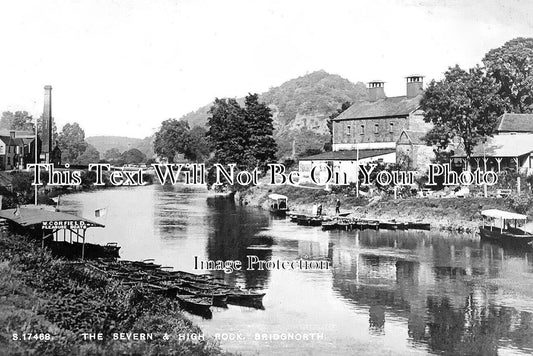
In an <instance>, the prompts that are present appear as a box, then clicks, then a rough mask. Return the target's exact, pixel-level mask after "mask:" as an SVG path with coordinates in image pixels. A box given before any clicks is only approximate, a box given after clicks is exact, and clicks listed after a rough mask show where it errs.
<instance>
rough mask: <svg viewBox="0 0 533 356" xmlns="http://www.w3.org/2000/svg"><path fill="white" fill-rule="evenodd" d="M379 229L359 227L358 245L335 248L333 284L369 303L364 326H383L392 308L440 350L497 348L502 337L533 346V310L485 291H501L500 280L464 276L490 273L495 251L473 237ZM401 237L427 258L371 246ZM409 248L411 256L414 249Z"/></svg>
mask: <svg viewBox="0 0 533 356" xmlns="http://www.w3.org/2000/svg"><path fill="white" fill-rule="evenodd" d="M380 235H381V234H379V235H378V234H377V233H374V232H371V233H366V232H365V233H359V234H358V235H357V237H356V245H357V246H358V247H360V248H359V249H337V250H334V252H333V266H334V268H333V288H334V289H335V290H337V291H338V292H339V293H340V294H341V295H342V296H343V297H344V298H346V299H347V300H351V301H353V303H354V304H356V305H358V306H363V307H368V308H369V333H371V334H383V333H384V330H385V328H384V326H385V322H386V318H387V315H390V314H392V315H394V317H395V318H403V319H405V320H406V321H407V329H408V335H409V337H410V339H411V342H413V343H422V344H426V345H428V346H429V347H430V349H431V350H432V351H435V352H438V353H445V354H451V355H455V354H458V355H471V354H478V355H496V354H498V349H499V347H500V345H502V344H506V343H507V344H509V345H510V346H511V347H514V348H519V349H526V350H531V349H533V314H532V313H529V312H523V311H522V312H521V311H517V310H516V309H514V308H509V307H502V306H496V305H494V304H493V301H492V300H491V299H489V298H491V296H492V295H494V294H495V293H499V291H498V287H496V286H492V287H490V288H489V287H487V286H486V285H485V284H480V283H477V282H475V281H474V282H472V280H471V278H468V282H467V280H465V278H467V277H468V276H469V275H473V276H478V277H476V278H479V277H486V278H490V277H491V276H492V275H494V274H495V273H496V270H495V269H494V268H492V264H491V262H492V258H494V257H491V256H495V257H497V258H499V256H500V254H498V253H493V254H491V253H488V252H490V251H485V250H484V249H483V248H482V249H480V248H479V247H477V248H476V246H475V242H467V241H465V242H457V241H455V242H451V241H446V240H445V239H438V240H433V241H431V240H430V241H427V240H424V239H425V238H424V239H422V238H419V237H415V236H410V235H409V234H403V233H390V234H389V233H384V234H383V235H382V238H381V239H380V238H379V237H380ZM415 239H416V240H415ZM400 245H401V246H402V247H401V248H403V251H405V250H410V251H411V252H416V255H417V256H418V257H419V258H420V256H423V257H424V259H422V260H421V261H418V260H414V261H413V260H407V259H405V257H402V256H406V254H405V253H398V254H397V255H389V254H388V253H387V254H385V255H383V254H381V253H382V251H380V250H378V249H377V248H375V247H376V246H380V247H382V248H384V249H385V250H386V251H389V249H387V247H393V246H400ZM369 251H371V252H369ZM502 253H503V252H502ZM505 253H507V252H505ZM407 256H410V258H413V257H412V256H413V254H412V253H409V254H407ZM501 256H503V254H502V255H501ZM522 256H523V255H522ZM452 261H455V262H452ZM496 262H498V261H496ZM492 263H493V262H492ZM500 263H501V262H498V264H500ZM524 263H529V262H524ZM489 267H490V268H489ZM488 288H489V289H488ZM385 311H386V312H385ZM502 340H505V341H502Z"/></svg>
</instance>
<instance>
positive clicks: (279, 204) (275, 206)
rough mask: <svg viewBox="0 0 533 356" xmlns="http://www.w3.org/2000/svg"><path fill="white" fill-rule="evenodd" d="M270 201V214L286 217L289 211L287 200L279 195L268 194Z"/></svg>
mask: <svg viewBox="0 0 533 356" xmlns="http://www.w3.org/2000/svg"><path fill="white" fill-rule="evenodd" d="M268 199H269V200H270V212H271V213H272V214H274V215H276V216H286V215H287V212H288V211H289V207H288V206H287V200H288V198H287V197H286V196H285V195H281V194H270V195H269V196H268Z"/></svg>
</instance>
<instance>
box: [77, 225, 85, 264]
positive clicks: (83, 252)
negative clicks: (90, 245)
mask: <svg viewBox="0 0 533 356" xmlns="http://www.w3.org/2000/svg"><path fill="white" fill-rule="evenodd" d="M78 233H79V230H78ZM82 239H83V245H82V246H81V260H82V261H83V259H84V258H85V229H83V236H82Z"/></svg>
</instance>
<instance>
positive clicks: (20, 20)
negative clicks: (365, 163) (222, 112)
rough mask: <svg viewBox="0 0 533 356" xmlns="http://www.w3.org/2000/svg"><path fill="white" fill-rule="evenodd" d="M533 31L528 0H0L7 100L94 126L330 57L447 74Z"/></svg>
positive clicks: (144, 129)
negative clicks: (48, 106) (48, 105)
mask: <svg viewBox="0 0 533 356" xmlns="http://www.w3.org/2000/svg"><path fill="white" fill-rule="evenodd" d="M531 36H533V1H531V0H523V1H520V0H506V1H501V0H476V1H473V0H430V1H415V0H402V1H400V0H396V1H395V0H389V1H384V0H369V1H361V0H327V1H313V0H305V1H300V0H280V1H278V0H228V1H225V0H182V1H180V0H157V1H154V0H146V1H145V0H46V1H43V0H17V1H2V2H1V3H0V48H2V51H1V54H0V83H1V85H0V111H6V110H10V111H17V110H26V111H28V112H30V113H31V114H32V115H34V116H40V114H41V113H42V110H43V97H44V89H43V87H44V86H45V85H51V86H52V87H53V90H52V97H53V99H52V100H53V102H52V109H53V116H54V119H55V121H56V124H57V126H58V127H59V128H61V127H62V126H63V125H64V124H66V123H68V122H78V123H79V124H80V125H81V126H82V127H83V128H84V130H85V133H86V136H95V135H118V136H129V137H139V138H143V137H146V136H149V135H151V134H152V133H153V132H155V131H156V130H157V129H158V127H159V125H160V124H161V122H162V121H163V120H166V119H168V118H180V117H181V116H182V115H184V114H186V113H188V112H191V111H194V110H196V109H198V108H199V107H200V106H203V105H206V104H208V103H209V102H211V101H212V100H213V99H214V98H215V97H219V98H221V97H242V96H245V95H246V94H247V93H249V92H252V93H254V92H257V93H261V92H264V91H267V90H268V89H269V88H271V87H275V86H278V85H280V84H282V83H283V82H285V81H287V80H290V79H293V78H296V77H299V76H302V75H305V74H306V73H309V72H313V71H316V70H320V69H323V70H325V71H327V72H329V73H333V74H339V75H341V76H342V77H344V78H347V79H349V80H351V81H353V82H357V81H362V82H368V81H371V80H375V79H379V80H384V81H385V82H386V84H385V91H386V93H387V95H389V96H395V95H403V94H404V91H405V79H404V77H405V76H407V75H409V74H414V73H416V74H422V75H424V76H425V81H426V83H427V82H428V81H429V80H431V79H437V80H438V79H441V78H442V76H443V73H444V71H446V69H447V68H448V67H449V66H452V65H455V64H459V65H460V66H461V67H464V68H468V67H472V66H474V65H476V64H481V59H482V58H483V56H484V54H485V53H486V52H487V51H489V50H490V49H492V48H495V47H499V46H501V45H503V44H504V43H505V42H506V41H509V40H511V39H513V38H516V37H531Z"/></svg>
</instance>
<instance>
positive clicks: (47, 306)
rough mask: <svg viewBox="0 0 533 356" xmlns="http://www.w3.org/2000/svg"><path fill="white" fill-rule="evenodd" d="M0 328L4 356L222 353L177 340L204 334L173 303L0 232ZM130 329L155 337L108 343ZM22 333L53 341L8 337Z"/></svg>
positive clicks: (210, 344)
mask: <svg viewBox="0 0 533 356" xmlns="http://www.w3.org/2000/svg"><path fill="white" fill-rule="evenodd" d="M0 327H1V330H2V332H1V333H0V350H2V354H3V355H26V354H35V355H117V354H120V355H161V354H165V355H220V354H222V351H221V350H220V348H219V347H218V345H217V344H216V343H215V342H214V341H213V340H211V339H207V338H206V339H205V340H195V341H192V340H180V339H179V337H178V335H180V334H186V333H196V334H201V333H202V332H201V330H200V329H199V328H198V327H196V326H194V325H193V324H192V322H191V321H190V320H189V319H187V318H186V317H185V316H184V314H182V312H181V311H180V309H179V307H178V305H177V303H176V302H175V301H173V300H171V299H168V298H164V297H160V296H156V295H150V294H147V293H145V292H144V291H143V290H142V289H140V288H139V287H125V286H123V285H120V284H119V283H118V282H116V281H114V280H110V279H108V278H105V277H102V276H101V275H97V274H95V273H94V272H93V271H91V270H89V269H87V268H86V267H84V266H83V265H75V264H72V263H68V262H66V261H63V260H60V259H55V258H53V257H52V256H51V254H50V253H49V252H48V251H46V250H41V249H40V248H39V247H38V246H37V245H35V244H34V243H33V242H32V241H30V240H29V239H28V238H26V237H23V236H18V235H12V234H10V233H6V232H2V233H0ZM83 332H92V333H102V334H103V335H104V341H99V342H95V341H91V342H89V341H85V340H83V338H82V336H81V333H83ZM131 332H145V333H153V335H154V340H151V341H121V340H113V338H112V335H113V333H131ZM23 333H34V334H35V333H50V335H51V336H52V337H53V340H52V341H45V340H28V341H24V340H18V341H14V340H13V334H16V335H18V337H19V338H20V337H21V335H22V334H23ZM164 333H167V334H168V336H169V340H165V339H164V338H163V337H162V336H163V335H164Z"/></svg>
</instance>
